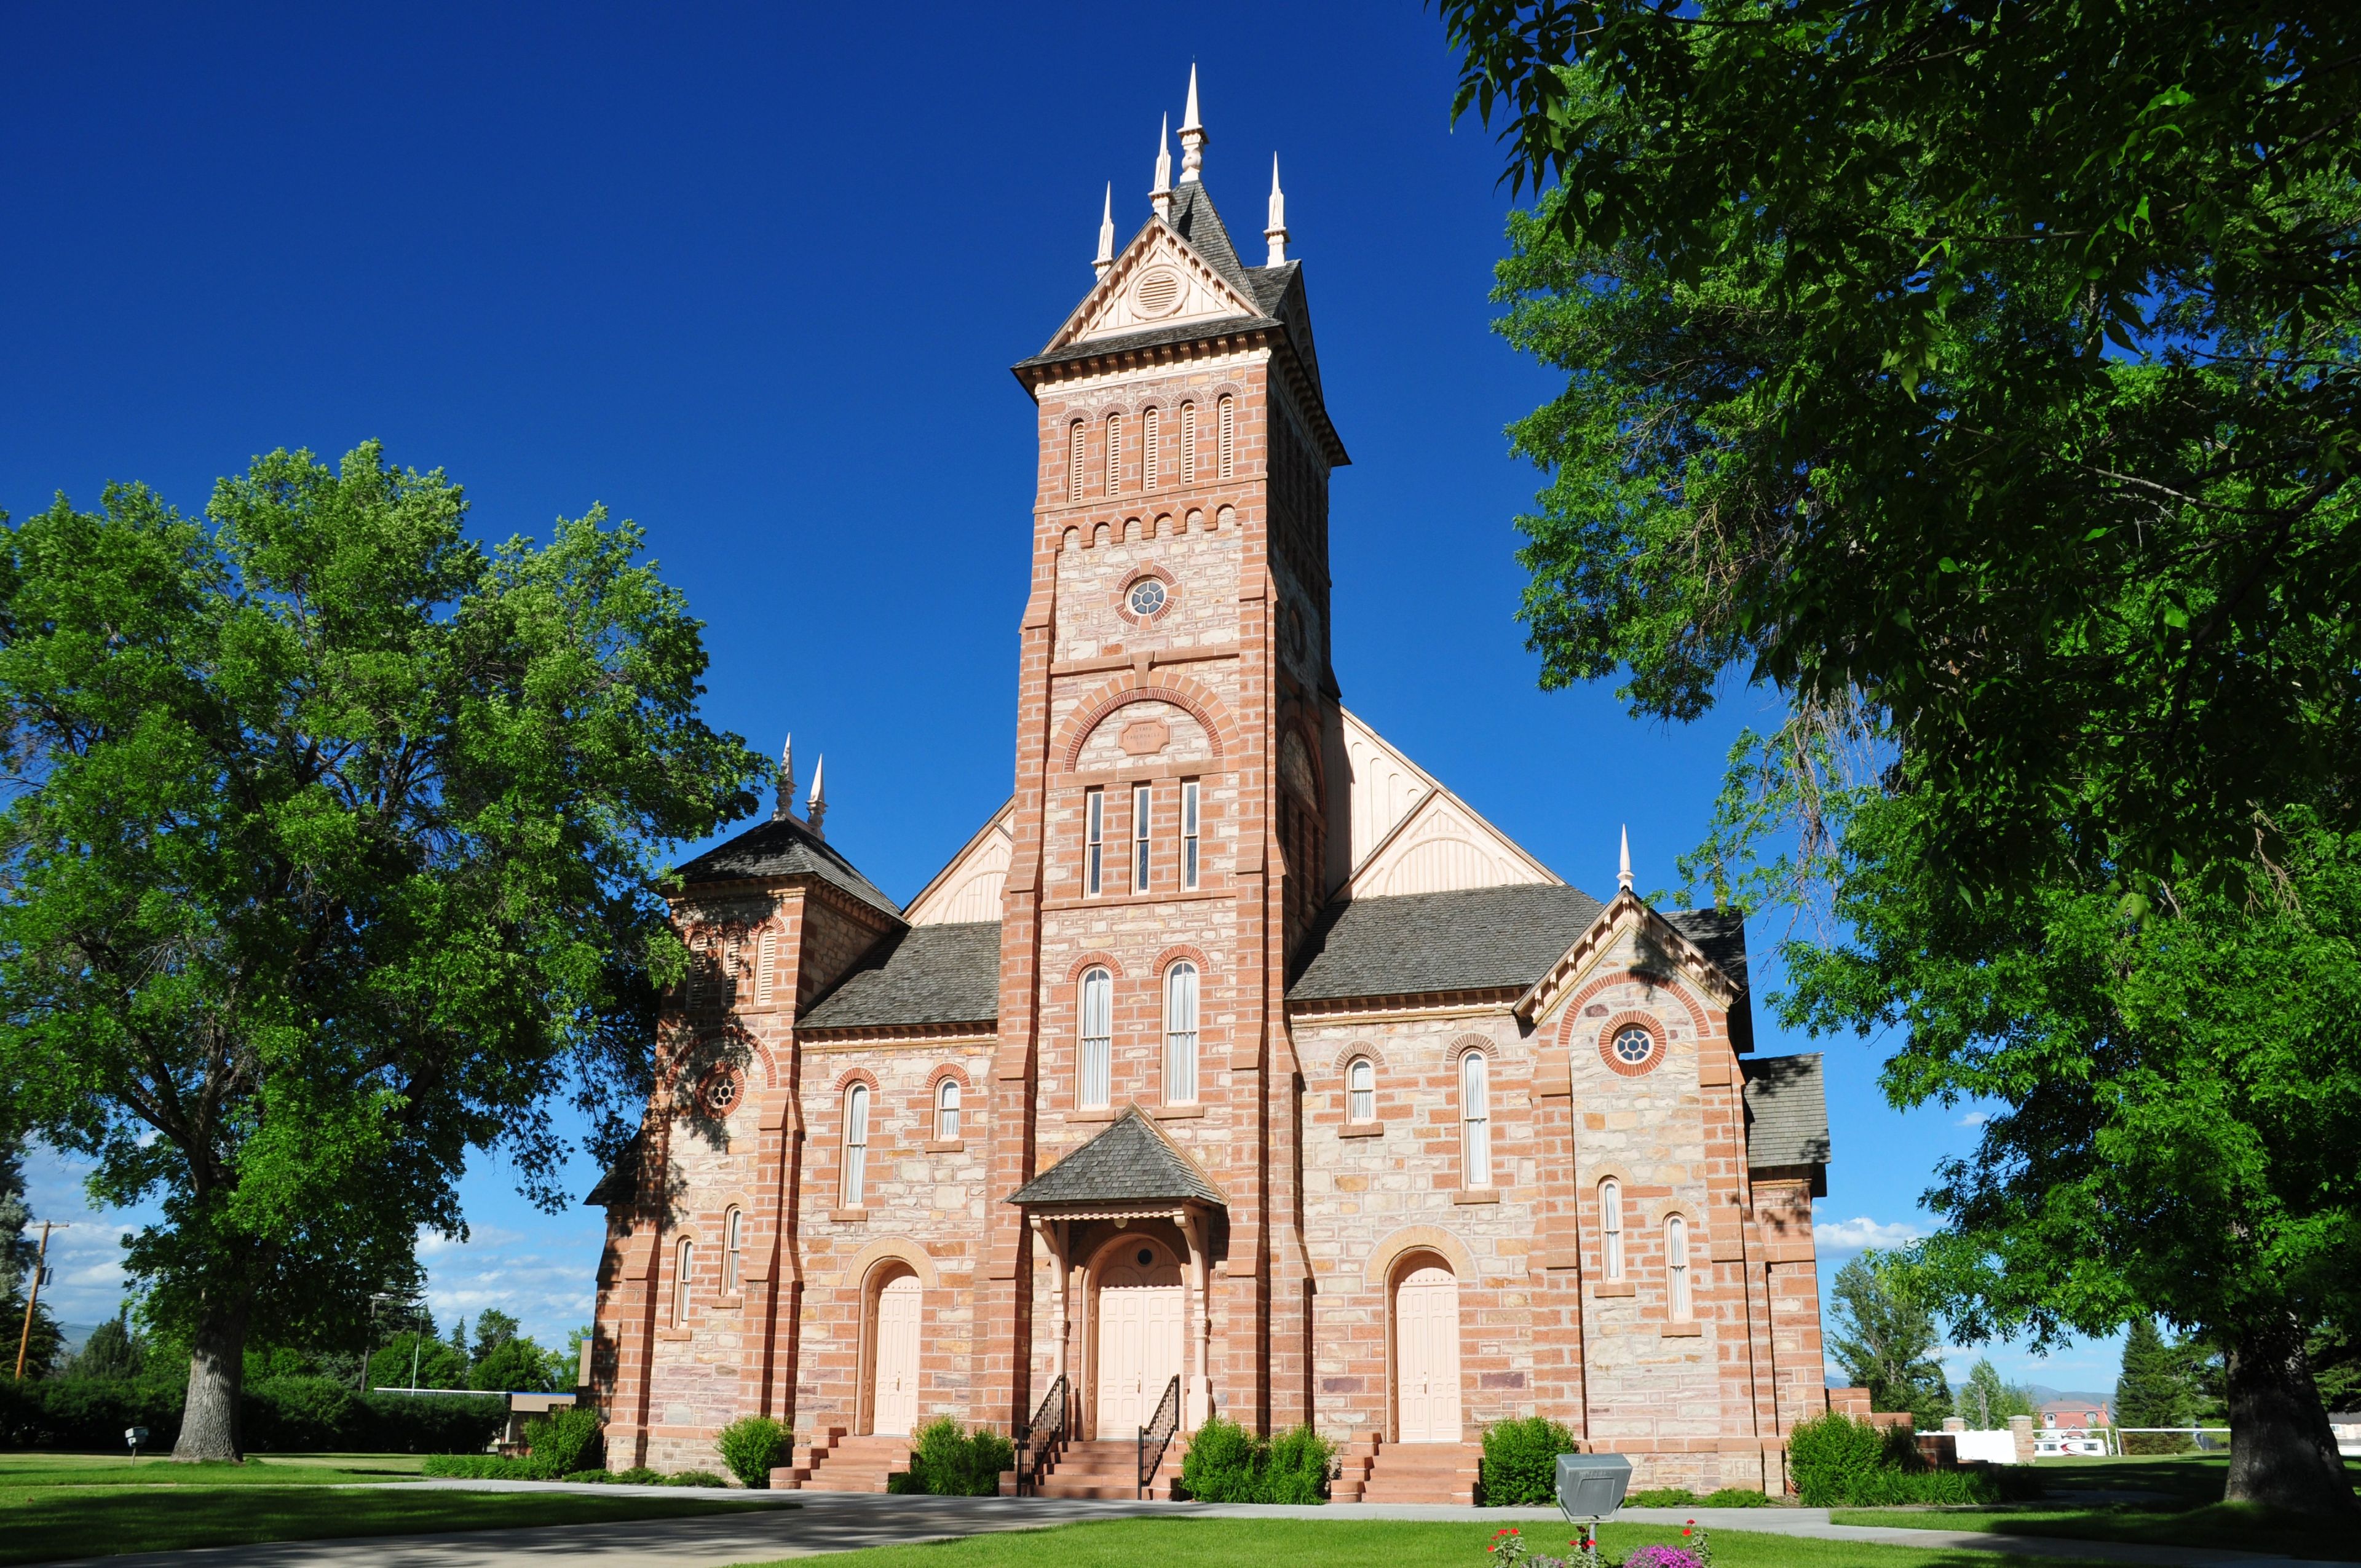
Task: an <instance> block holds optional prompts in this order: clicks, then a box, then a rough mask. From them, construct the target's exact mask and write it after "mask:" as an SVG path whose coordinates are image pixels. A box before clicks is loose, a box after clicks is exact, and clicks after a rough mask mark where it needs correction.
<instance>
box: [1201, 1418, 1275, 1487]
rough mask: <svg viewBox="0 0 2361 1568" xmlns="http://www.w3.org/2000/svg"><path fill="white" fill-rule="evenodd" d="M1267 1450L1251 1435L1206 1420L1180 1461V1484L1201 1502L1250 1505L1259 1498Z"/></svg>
mask: <svg viewBox="0 0 2361 1568" xmlns="http://www.w3.org/2000/svg"><path fill="white" fill-rule="evenodd" d="M1267 1457H1268V1451H1267V1450H1266V1449H1265V1448H1264V1446H1263V1444H1262V1443H1261V1442H1258V1441H1257V1439H1256V1437H1255V1435H1254V1434H1253V1433H1252V1432H1250V1431H1246V1428H1244V1427H1242V1426H1240V1425H1238V1423H1237V1422H1235V1421H1233V1420H1224V1418H1222V1417H1220V1416H1214V1417H1212V1418H1210V1419H1209V1420H1207V1421H1206V1422H1205V1424H1204V1425H1203V1426H1201V1427H1199V1428H1198V1429H1197V1435H1196V1436H1195V1437H1194V1438H1192V1439H1191V1441H1190V1443H1189V1452H1188V1453H1187V1454H1185V1455H1184V1456H1183V1457H1182V1458H1181V1461H1180V1485H1181V1487H1182V1488H1183V1489H1184V1490H1185V1491H1187V1492H1188V1494H1189V1495H1190V1496H1191V1497H1194V1498H1196V1499H1197V1500H1198V1501H1199V1502H1202V1503H1253V1502H1259V1501H1260V1500H1261V1496H1262V1474H1261V1472H1262V1466H1263V1464H1264V1462H1265V1460H1266V1458H1267Z"/></svg>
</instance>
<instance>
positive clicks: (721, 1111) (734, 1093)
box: [705, 1072, 738, 1116]
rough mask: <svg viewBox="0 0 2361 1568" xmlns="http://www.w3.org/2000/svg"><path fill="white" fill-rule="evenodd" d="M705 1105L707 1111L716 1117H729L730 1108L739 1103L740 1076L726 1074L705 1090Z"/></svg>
mask: <svg viewBox="0 0 2361 1568" xmlns="http://www.w3.org/2000/svg"><path fill="white" fill-rule="evenodd" d="M705 1103H706V1107H707V1109H708V1110H710V1111H711V1112H712V1113H714V1114H715V1115H717V1116H726V1115H728V1114H729V1113H730V1107H731V1106H733V1105H735V1104H737V1103H738V1075H737V1074H736V1073H734V1072H725V1073H723V1074H722V1075H721V1076H720V1077H719V1078H717V1079H715V1080H713V1081H712V1082H711V1083H709V1084H708V1085H707V1086H706V1090H705Z"/></svg>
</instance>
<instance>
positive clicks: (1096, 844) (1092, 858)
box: [1082, 789, 1106, 897]
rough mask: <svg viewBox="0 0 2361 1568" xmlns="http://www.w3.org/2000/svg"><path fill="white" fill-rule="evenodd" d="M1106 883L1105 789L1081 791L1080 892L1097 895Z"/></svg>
mask: <svg viewBox="0 0 2361 1568" xmlns="http://www.w3.org/2000/svg"><path fill="white" fill-rule="evenodd" d="M1105 885H1106V791H1104V790H1103V789H1093V790H1084V791H1083V792H1082V892H1083V893H1084V894H1088V895H1090V896H1093V897H1095V896H1097V894H1098V893H1099V891H1100V890H1101V889H1102V888H1104V886H1105Z"/></svg>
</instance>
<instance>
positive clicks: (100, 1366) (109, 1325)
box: [67, 1307, 147, 1379]
mask: <svg viewBox="0 0 2361 1568" xmlns="http://www.w3.org/2000/svg"><path fill="white" fill-rule="evenodd" d="M146 1359H147V1346H146V1345H145V1344H143V1343H141V1341H140V1338H139V1336H138V1334H137V1333H136V1332H133V1330H132V1327H131V1310H130V1309H129V1308H128V1307H123V1308H118V1309H116V1310H115V1316H113V1317H111V1318H109V1319H107V1320H106V1321H104V1322H103V1323H101V1324H99V1325H98V1327H96V1328H94V1329H93V1330H91V1331H90V1338H88V1339H86V1340H84V1341H83V1342H82V1348H81V1349H80V1350H78V1351H76V1352H75V1353H74V1358H73V1361H72V1363H71V1365H70V1366H69V1367H68V1368H67V1370H68V1371H70V1372H71V1374H72V1375H73V1376H76V1377H107V1378H124V1379H128V1378H133V1377H137V1376H139V1369H140V1367H141V1365H143V1364H144V1363H145V1361H146Z"/></svg>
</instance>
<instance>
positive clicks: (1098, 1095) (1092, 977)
mask: <svg viewBox="0 0 2361 1568" xmlns="http://www.w3.org/2000/svg"><path fill="white" fill-rule="evenodd" d="M1075 1006H1076V1013H1077V1014H1078V1016H1079V1017H1080V1019H1081V1021H1082V1028H1081V1030H1080V1032H1079V1037H1078V1040H1077V1043H1076V1047H1075V1050H1074V1106H1075V1109H1077V1110H1081V1111H1104V1110H1105V1109H1107V1107H1108V1106H1109V1105H1111V1104H1113V1103H1114V1083H1113V1079H1114V1073H1115V976H1114V975H1113V974H1112V973H1110V972H1109V971H1108V970H1105V969H1104V968H1103V967H1100V966H1098V965H1093V966H1092V967H1091V968H1089V969H1086V970H1083V971H1082V981H1081V983H1080V984H1079V985H1077V986H1076V987H1075Z"/></svg>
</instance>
